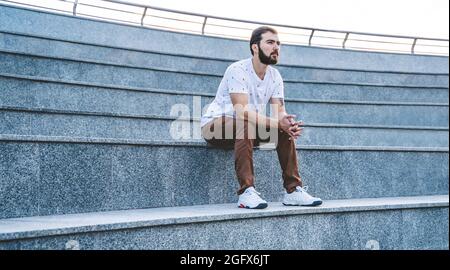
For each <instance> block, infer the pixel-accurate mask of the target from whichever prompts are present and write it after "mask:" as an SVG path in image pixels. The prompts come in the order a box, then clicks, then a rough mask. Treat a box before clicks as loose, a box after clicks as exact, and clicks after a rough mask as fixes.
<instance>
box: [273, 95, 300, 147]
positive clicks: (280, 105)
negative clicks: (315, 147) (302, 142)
mask: <svg viewBox="0 0 450 270" xmlns="http://www.w3.org/2000/svg"><path fill="white" fill-rule="evenodd" d="M270 105H271V107H272V111H273V113H274V115H275V118H276V119H278V121H280V122H281V123H283V122H287V123H284V125H285V126H287V125H289V128H288V130H289V131H286V132H287V133H288V134H289V135H290V136H291V137H293V138H294V139H297V138H298V137H299V136H300V134H301V132H302V130H303V128H301V126H302V125H303V122H302V121H300V122H295V121H294V117H295V115H290V114H287V112H286V108H285V106H284V98H271V99H270ZM287 116H292V117H287ZM286 120H287V121H286Z"/></svg>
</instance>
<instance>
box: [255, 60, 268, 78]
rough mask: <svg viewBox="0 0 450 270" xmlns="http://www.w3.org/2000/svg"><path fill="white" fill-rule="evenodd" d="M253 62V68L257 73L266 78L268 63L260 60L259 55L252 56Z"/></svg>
mask: <svg viewBox="0 0 450 270" xmlns="http://www.w3.org/2000/svg"><path fill="white" fill-rule="evenodd" d="M252 64H253V69H254V70H255V73H256V75H257V76H258V77H259V78H260V79H261V80H264V76H265V75H266V71H267V67H268V66H267V65H266V64H263V63H261V61H259V59H258V57H257V56H256V57H255V56H253V58H252Z"/></svg>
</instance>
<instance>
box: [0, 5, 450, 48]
mask: <svg viewBox="0 0 450 270" xmlns="http://www.w3.org/2000/svg"><path fill="white" fill-rule="evenodd" d="M1 2H6V3H12V4H17V5H25V6H28V7H34V8H39V9H46V10H51V11H57V12H63V13H66V14H67V13H71V14H72V15H73V16H80V17H90V18H95V19H100V20H108V21H116V22H120V23H125V24H132V25H140V26H141V27H148V28H157V29H164V30H169V31H176V32H188V33H194V34H199V35H208V36H220V37H227V38H234V39H245V40H248V39H249V36H250V34H251V31H252V30H253V29H254V28H256V27H257V26H260V25H268V26H272V27H276V28H277V30H278V32H279V35H280V39H281V40H282V41H283V43H286V44H297V45H307V46H317V47H331V48H339V49H352V50H365V51H383V52H393V53H410V54H425V55H445V56H448V55H449V52H448V48H449V40H448V39H442V38H428V37H417V36H401V35H387V34H377V33H365V32H356V31H343V30H329V29H321V28H311V27H301V26H293V25H285V24H276V23H267V22H259V21H251V20H241V19H233V18H226V17H220V16H213V15H206V14H200V13H193V12H185V11H178V10H173V9H167V8H160V7H154V6H150V5H145V4H139V3H133V2H127V1H122V0H53V1H46V2H48V3H50V4H48V3H47V4H43V3H44V2H45V1H39V3H40V5H36V4H35V2H34V3H28V2H30V1H29V0H28V1H27V0H15V1H9V0H0V3H1ZM57 2H59V3H60V4H59V6H60V8H56V7H54V6H51V4H52V3H57ZM62 3H64V4H65V6H64V5H61V4H62ZM99 9H100V10H102V12H98V10H99ZM96 10H97V11H96ZM104 11H107V12H110V14H109V16H106V15H105V12H104ZM102 15H103V16H102ZM150 21H152V22H150ZM239 33H240V35H239ZM319 41H322V42H319ZM324 41H325V43H324ZM383 46H384V47H383ZM418 48H420V49H422V50H418Z"/></svg>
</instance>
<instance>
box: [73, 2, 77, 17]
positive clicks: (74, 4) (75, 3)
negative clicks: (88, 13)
mask: <svg viewBox="0 0 450 270" xmlns="http://www.w3.org/2000/svg"><path fill="white" fill-rule="evenodd" d="M77 5H78V0H75V2H73V16H77Z"/></svg>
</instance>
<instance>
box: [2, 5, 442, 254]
mask: <svg viewBox="0 0 450 270" xmlns="http://www.w3.org/2000/svg"><path fill="white" fill-rule="evenodd" d="M217 48H218V49H217ZM281 56H282V62H281V63H280V65H278V66H277V68H278V69H279V70H280V72H281V74H282V76H283V78H284V80H285V95H286V101H287V109H288V112H290V113H294V114H296V115H298V116H299V117H300V118H301V119H303V120H304V121H305V123H306V128H305V130H304V131H305V133H304V135H303V136H302V137H301V138H300V139H299V140H298V143H297V145H298V146H297V148H298V154H299V165H300V174H301V176H302V178H303V180H304V182H305V183H306V184H307V185H308V186H309V188H310V190H311V191H312V193H313V194H314V195H317V196H319V197H321V198H322V199H324V205H323V206H320V207H317V208H305V207H285V206H282V205H281V204H280V203H279V201H280V198H281V197H282V194H283V189H282V181H281V172H280V168H279V164H278V160H277V156H276V152H275V151H274V150H273V149H264V148H261V149H257V150H255V172H256V184H257V188H258V190H259V191H261V192H262V194H263V195H264V198H265V199H267V200H268V201H271V202H272V203H270V204H269V208H268V209H266V210H262V211H252V210H243V209H238V208H237V207H236V205H235V202H236V200H237V196H236V194H235V191H236V189H237V185H238V184H237V180H236V178H235V173H234V164H233V162H234V161H233V152H232V151H231V150H221V149H210V148H208V147H207V146H206V144H205V143H204V141H203V140H202V139H201V138H200V137H199V119H198V118H199V116H200V112H201V110H202V108H203V107H204V106H205V105H206V104H208V103H209V102H211V101H212V99H213V98H214V95H215V92H216V89H217V86H218V85H219V82H220V79H221V76H222V75H223V72H224V71H225V69H226V67H227V66H228V65H229V64H231V63H232V62H233V61H236V60H239V59H243V58H246V57H249V55H248V45H247V42H243V41H236V40H229V39H222V38H212V37H202V36H196V35H189V34H181V33H173V32H165V31H158V30H151V29H143V28H139V27H132V26H125V25H120V24H115V23H107V22H100V21H94V20H88V19H82V18H74V17H71V16H65V15H56V14H52V13H47V12H42V11H33V10H29V9H26V8H16V7H11V6H7V5H4V4H0V249H377V248H380V249H448V246H449V245H448V198H449V197H448V179H449V178H448V175H449V174H448V172H449V171H448V146H449V139H448V138H449V137H448V123H449V120H448V102H449V96H448V93H449V89H448V57H436V56H418V55H400V54H388V53H373V52H358V51H348V50H334V49H324V48H310V47H302V46H288V45H285V46H283V48H282V55H281ZM176 104H182V105H176ZM183 104H184V105H183ZM174 108H175V109H174ZM177 108H178V109H177ZM174 133H175V134H177V135H180V138H174V137H173V136H171V135H173V134H174Z"/></svg>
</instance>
